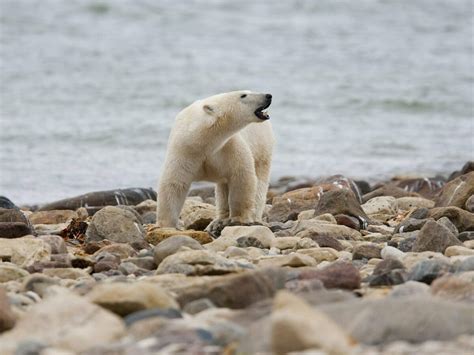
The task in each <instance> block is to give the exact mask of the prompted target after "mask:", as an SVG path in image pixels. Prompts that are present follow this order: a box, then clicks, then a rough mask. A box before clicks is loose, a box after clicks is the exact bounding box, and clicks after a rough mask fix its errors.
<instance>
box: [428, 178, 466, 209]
mask: <svg viewBox="0 0 474 355" xmlns="http://www.w3.org/2000/svg"><path fill="white" fill-rule="evenodd" d="M473 194H474V172H470V173H468V174H465V175H461V176H459V177H457V178H456V179H454V180H451V181H449V182H448V183H447V184H446V185H444V187H443V188H442V190H441V191H440V193H439V195H438V196H437V198H436V207H447V206H455V207H459V208H464V205H465V204H466V201H467V200H468V198H469V197H471V196H472V195H473Z"/></svg>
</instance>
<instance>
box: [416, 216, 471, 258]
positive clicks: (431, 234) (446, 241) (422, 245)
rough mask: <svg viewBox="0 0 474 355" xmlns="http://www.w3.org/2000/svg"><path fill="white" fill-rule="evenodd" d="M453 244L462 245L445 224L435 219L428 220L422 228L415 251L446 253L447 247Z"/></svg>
mask: <svg viewBox="0 0 474 355" xmlns="http://www.w3.org/2000/svg"><path fill="white" fill-rule="evenodd" d="M452 245H462V243H461V242H460V241H459V239H457V238H456V236H455V235H454V234H453V233H452V232H451V231H450V230H449V229H448V228H447V227H445V226H444V225H442V224H440V223H437V222H435V221H428V222H426V223H425V225H424V226H423V228H421V230H420V233H419V234H418V237H417V238H416V241H415V244H414V245H413V251H415V252H420V251H435V252H440V253H444V251H445V250H446V248H447V247H450V246H452Z"/></svg>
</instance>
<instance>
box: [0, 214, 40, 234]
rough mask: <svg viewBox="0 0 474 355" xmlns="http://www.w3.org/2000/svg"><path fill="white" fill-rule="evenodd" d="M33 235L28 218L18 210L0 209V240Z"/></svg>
mask: <svg viewBox="0 0 474 355" xmlns="http://www.w3.org/2000/svg"><path fill="white" fill-rule="evenodd" d="M28 234H34V230H33V227H32V226H31V223H30V221H29V220H28V218H27V217H26V216H25V215H24V214H23V213H22V212H21V211H20V210H19V209H18V208H16V207H15V208H0V238H19V237H22V236H24V235H28Z"/></svg>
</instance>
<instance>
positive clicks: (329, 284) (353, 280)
mask: <svg viewBox="0 0 474 355" xmlns="http://www.w3.org/2000/svg"><path fill="white" fill-rule="evenodd" d="M296 278H297V279H298V280H310V279H317V280H320V281H322V282H323V284H324V287H326V288H340V289H345V290H354V289H357V288H359V287H360V281H361V280H360V279H361V278H360V274H359V270H357V269H356V268H355V267H354V266H353V265H352V264H350V263H346V262H341V261H336V262H333V263H332V264H330V265H328V266H326V267H324V268H322V269H316V268H303V269H301V271H299V270H298V273H297V276H296Z"/></svg>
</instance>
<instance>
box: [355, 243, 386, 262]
mask: <svg viewBox="0 0 474 355" xmlns="http://www.w3.org/2000/svg"><path fill="white" fill-rule="evenodd" d="M381 249H382V248H381V247H380V246H379V245H377V244H374V243H363V244H358V245H356V246H355V247H354V250H353V252H352V259H353V260H358V259H372V258H378V259H380V258H381Z"/></svg>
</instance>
